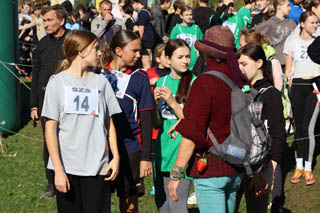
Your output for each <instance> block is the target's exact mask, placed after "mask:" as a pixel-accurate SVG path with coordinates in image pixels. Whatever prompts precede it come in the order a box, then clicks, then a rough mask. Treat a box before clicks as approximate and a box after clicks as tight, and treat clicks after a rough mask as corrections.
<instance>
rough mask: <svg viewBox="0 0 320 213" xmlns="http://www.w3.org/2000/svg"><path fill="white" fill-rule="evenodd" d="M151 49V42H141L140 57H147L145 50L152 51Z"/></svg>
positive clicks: (152, 44)
mask: <svg viewBox="0 0 320 213" xmlns="http://www.w3.org/2000/svg"><path fill="white" fill-rule="evenodd" d="M153 47H154V42H153V41H141V55H148V52H147V49H150V50H152V49H153Z"/></svg>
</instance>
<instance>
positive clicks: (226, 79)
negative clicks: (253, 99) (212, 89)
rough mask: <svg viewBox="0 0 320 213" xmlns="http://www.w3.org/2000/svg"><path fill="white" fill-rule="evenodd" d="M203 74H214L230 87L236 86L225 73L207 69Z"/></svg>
mask: <svg viewBox="0 0 320 213" xmlns="http://www.w3.org/2000/svg"><path fill="white" fill-rule="evenodd" d="M204 74H209V75H213V76H216V77H217V78H219V79H221V80H222V81H223V82H224V83H226V84H227V85H228V86H229V87H230V88H231V89H233V88H234V87H236V84H235V83H234V82H233V81H232V80H231V79H230V78H229V77H228V76H226V75H225V74H223V73H221V72H218V71H208V72H206V73H204Z"/></svg>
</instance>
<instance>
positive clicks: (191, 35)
mask: <svg viewBox="0 0 320 213" xmlns="http://www.w3.org/2000/svg"><path fill="white" fill-rule="evenodd" d="M180 14H181V15H180V17H181V19H182V23H181V24H178V25H176V26H175V27H174V28H173V29H172V31H171V34H170V39H175V38H180V39H182V40H184V41H185V42H187V44H188V45H189V47H190V48H191V62H190V66H189V69H190V70H192V69H193V66H194V64H195V63H196V61H197V58H198V53H197V50H196V49H195V47H194V43H195V42H196V40H201V39H202V38H203V33H202V32H201V29H200V27H199V26H198V25H196V24H194V23H193V20H192V8H191V7H190V6H184V7H182V8H181V13H180Z"/></svg>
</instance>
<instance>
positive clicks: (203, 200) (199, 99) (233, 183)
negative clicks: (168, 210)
mask: <svg viewBox="0 0 320 213" xmlns="http://www.w3.org/2000/svg"><path fill="white" fill-rule="evenodd" d="M195 47H196V48H197V49H198V50H199V51H200V52H202V53H204V54H205V55H206V62H205V63H206V66H207V70H209V71H210V70H214V71H218V72H221V73H223V74H225V75H227V76H228V77H229V78H231V79H232V80H233V82H234V83H235V84H236V85H237V86H239V87H240V88H242V87H243V85H246V84H249V83H248V80H247V78H246V77H245V76H244V75H243V74H242V73H241V71H240V70H239V65H238V62H237V58H236V55H235V46H234V36H233V34H232V32H231V31H230V30H229V29H228V28H226V27H223V26H219V25H217V26H214V27H211V28H209V29H208V30H207V31H206V33H205V37H204V39H203V40H200V41H197V42H196V43H195ZM183 113H184V119H182V120H181V121H180V123H179V124H178V125H177V127H176V130H177V131H178V132H179V133H181V134H182V136H183V138H182V140H181V144H180V148H179V153H178V157H177V160H176V162H175V164H174V166H172V168H171V172H170V178H171V180H170V183H169V185H168V189H169V193H170V196H171V198H172V200H173V201H177V200H178V199H179V198H178V197H177V193H176V191H177V188H178V187H179V181H180V178H181V176H182V174H183V172H184V168H185V167H186V165H187V164H188V168H187V175H189V176H191V177H193V178H194V187H195V192H196V198H197V201H198V207H199V209H200V212H202V213H203V212H212V211H213V209H214V212H218V213H219V212H221V213H222V212H234V209H235V200H236V193H237V190H238V189H239V187H240V184H241V180H242V170H241V169H239V168H236V167H234V166H232V165H230V164H228V163H226V162H225V161H224V160H223V159H221V158H219V157H217V156H216V155H213V154H211V153H207V152H208V149H209V148H210V147H212V146H213V143H212V142H211V141H210V139H209V138H208V137H207V134H206V131H207V128H208V125H209V127H210V129H211V130H212V132H213V133H214V135H215V137H216V138H217V140H218V142H219V143H222V142H223V141H224V140H225V139H226V138H227V137H228V135H229V133H230V125H229V123H230V119H231V89H230V88H229V86H227V84H225V83H224V82H223V81H222V80H220V79H218V78H217V77H215V76H212V75H208V74H201V75H199V76H198V78H197V79H196V80H195V82H194V84H193V87H192V89H191V91H190V94H189V97H188V101H187V102H186V104H185V107H184V110H183ZM202 156H204V157H205V158H206V159H207V167H206V169H205V170H204V171H202V172H199V171H198V169H197V161H198V160H199V159H200V158H201V157H202Z"/></svg>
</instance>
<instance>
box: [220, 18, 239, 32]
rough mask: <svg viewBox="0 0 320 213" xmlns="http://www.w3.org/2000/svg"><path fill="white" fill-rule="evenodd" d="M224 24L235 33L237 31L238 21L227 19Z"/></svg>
mask: <svg viewBox="0 0 320 213" xmlns="http://www.w3.org/2000/svg"><path fill="white" fill-rule="evenodd" d="M222 26H225V27H228V28H229V29H230V30H231V32H232V33H233V34H234V32H235V31H236V23H231V22H229V21H225V22H223V24H222Z"/></svg>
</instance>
